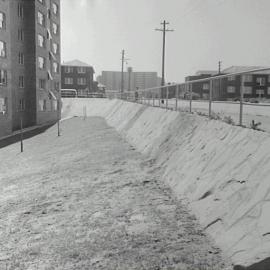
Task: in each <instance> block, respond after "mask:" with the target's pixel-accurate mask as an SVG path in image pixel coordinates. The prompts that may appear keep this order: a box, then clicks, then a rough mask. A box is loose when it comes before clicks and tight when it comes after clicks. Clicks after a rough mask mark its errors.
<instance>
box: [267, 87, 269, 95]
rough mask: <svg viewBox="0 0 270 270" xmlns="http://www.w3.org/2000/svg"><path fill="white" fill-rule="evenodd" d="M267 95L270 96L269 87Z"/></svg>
mask: <svg viewBox="0 0 270 270" xmlns="http://www.w3.org/2000/svg"><path fill="white" fill-rule="evenodd" d="M267 95H268V96H270V87H267Z"/></svg>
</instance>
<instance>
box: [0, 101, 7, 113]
mask: <svg viewBox="0 0 270 270" xmlns="http://www.w3.org/2000/svg"><path fill="white" fill-rule="evenodd" d="M7 105H8V99H7V97H5V98H0V113H1V114H7Z"/></svg>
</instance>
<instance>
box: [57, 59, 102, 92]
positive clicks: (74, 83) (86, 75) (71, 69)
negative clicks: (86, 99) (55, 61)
mask: <svg viewBox="0 0 270 270" xmlns="http://www.w3.org/2000/svg"><path fill="white" fill-rule="evenodd" d="M94 72H95V71H94V68H93V67H92V66H90V65H88V64H86V63H83V62H81V61H79V60H73V61H69V62H64V63H63V64H62V66H61V74H62V78H61V88H62V89H76V90H77V91H78V95H79V96H80V95H81V96H87V95H89V94H90V93H93V92H95V91H96V90H97V83H95V82H94Z"/></svg>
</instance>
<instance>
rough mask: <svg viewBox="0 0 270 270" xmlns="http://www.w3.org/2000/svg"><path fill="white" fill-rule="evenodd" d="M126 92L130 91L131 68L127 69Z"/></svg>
mask: <svg viewBox="0 0 270 270" xmlns="http://www.w3.org/2000/svg"><path fill="white" fill-rule="evenodd" d="M127 70H128V91H129V92H130V91H131V73H132V67H128V69H127Z"/></svg>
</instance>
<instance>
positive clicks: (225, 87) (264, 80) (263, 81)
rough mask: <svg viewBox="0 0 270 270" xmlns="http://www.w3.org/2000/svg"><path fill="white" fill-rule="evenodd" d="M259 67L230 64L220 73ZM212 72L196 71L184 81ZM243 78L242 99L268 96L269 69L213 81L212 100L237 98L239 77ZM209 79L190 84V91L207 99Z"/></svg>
mask: <svg viewBox="0 0 270 270" xmlns="http://www.w3.org/2000/svg"><path fill="white" fill-rule="evenodd" d="M258 68H261V67H255V66H254V67H253V66H232V67H229V68H226V69H224V70H222V71H221V74H231V73H238V72H246V71H249V70H254V69H258ZM217 75H218V74H217V73H216V72H215V73H212V72H201V71H200V72H197V73H196V74H195V75H194V76H188V77H186V78H185V81H192V80H198V79H204V78H208V77H213V76H217ZM242 77H243V79H244V89H243V90H244V93H243V95H244V99H245V100H247V101H248V100H249V99H262V98H267V99H269V98H270V71H262V72H255V73H247V74H245V75H237V76H229V77H227V78H222V79H218V80H214V81H213V100H239V99H240V88H241V79H242ZM209 89H210V81H205V82H197V83H194V84H193V85H192V91H193V92H194V93H195V94H197V95H198V98H201V99H208V97H209Z"/></svg>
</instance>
